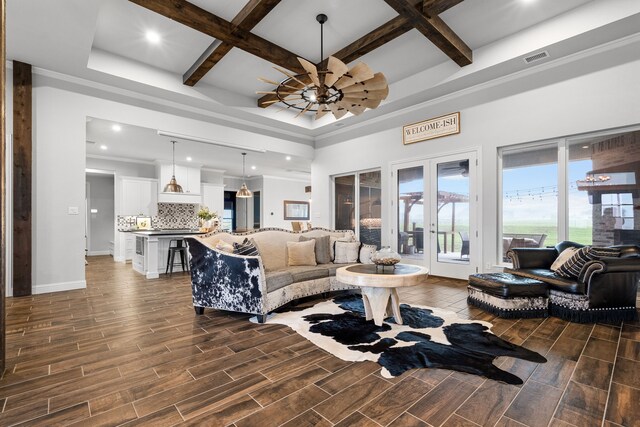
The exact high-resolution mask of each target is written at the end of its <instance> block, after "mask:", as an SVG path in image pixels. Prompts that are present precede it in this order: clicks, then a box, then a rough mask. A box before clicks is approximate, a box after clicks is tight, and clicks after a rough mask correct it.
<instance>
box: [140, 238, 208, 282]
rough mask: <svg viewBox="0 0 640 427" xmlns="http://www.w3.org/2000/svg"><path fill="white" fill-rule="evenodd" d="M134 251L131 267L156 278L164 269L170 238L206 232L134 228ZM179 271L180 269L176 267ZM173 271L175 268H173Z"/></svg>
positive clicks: (150, 277) (148, 277) (146, 275)
mask: <svg viewBox="0 0 640 427" xmlns="http://www.w3.org/2000/svg"><path fill="white" fill-rule="evenodd" d="M132 234H133V235H134V236H135V238H136V251H135V255H134V256H133V263H132V265H133V269H134V270H135V271H137V272H138V273H141V274H144V275H145V277H146V278H147V279H157V278H158V277H160V274H164V272H165V270H166V267H167V266H166V259H167V254H168V252H169V244H170V243H171V240H177V239H181V238H184V237H189V236H197V235H202V234H206V233H203V232H201V231H199V230H186V229H185V230H134V231H132ZM178 271H180V269H178ZM174 272H175V268H174Z"/></svg>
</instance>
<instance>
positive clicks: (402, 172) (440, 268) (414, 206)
mask: <svg viewBox="0 0 640 427" xmlns="http://www.w3.org/2000/svg"><path fill="white" fill-rule="evenodd" d="M393 176H394V188H393V193H394V197H393V200H394V204H395V207H394V215H393V216H394V226H395V227H394V228H393V229H392V234H393V235H394V243H395V250H396V251H397V252H398V253H399V254H400V255H401V256H402V262H403V263H407V264H419V265H424V266H426V267H427V268H429V271H430V274H433V275H436V276H444V277H456V278H461V279H463V278H466V277H468V275H469V274H473V273H476V271H477V267H478V266H479V265H480V262H479V253H480V251H479V244H478V234H477V223H476V212H477V197H476V153H475V152H470V153H465V154H460V155H453V156H446V157H438V158H432V159H426V160H424V161H420V162H411V163H403V164H401V165H397V166H395V167H394V168H393Z"/></svg>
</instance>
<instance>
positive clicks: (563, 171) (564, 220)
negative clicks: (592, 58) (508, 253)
mask: <svg viewBox="0 0 640 427" xmlns="http://www.w3.org/2000/svg"><path fill="white" fill-rule="evenodd" d="M638 131H640V125H634V126H626V127H623V128H616V129H609V130H605V131H597V132H589V133H584V134H578V135H571V136H567V137H563V138H553V139H547V140H543V141H536V142H528V143H523V144H514V145H505V146H501V147H498V148H497V156H498V159H497V160H498V161H497V168H498V170H497V175H498V176H497V178H498V179H497V183H498V185H497V186H496V187H497V202H498V203H497V209H498V212H497V213H498V215H496V216H497V230H498V232H497V233H496V236H497V237H496V241H495V245H496V251H495V257H496V258H495V261H496V262H495V265H496V266H499V267H509V266H511V263H508V262H505V261H503V253H502V236H503V231H504V229H503V226H504V221H503V212H504V211H503V208H504V206H503V188H504V183H503V177H504V173H503V156H504V154H505V153H507V154H508V153H509V152H517V151H519V150H523V149H526V150H528V149H533V148H545V147H546V148H551V147H554V146H555V148H556V150H557V162H558V211H557V212H556V214H557V227H558V241H559V242H560V241H563V240H568V238H569V186H568V184H569V147H570V146H572V145H573V144H579V143H581V142H582V141H584V140H585V139H592V138H599V137H606V136H609V135H616V134H621V133H631V132H638Z"/></svg>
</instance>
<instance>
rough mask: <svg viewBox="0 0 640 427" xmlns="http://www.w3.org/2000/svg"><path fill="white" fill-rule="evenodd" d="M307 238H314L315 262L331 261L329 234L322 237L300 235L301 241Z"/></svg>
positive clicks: (326, 262) (306, 240) (305, 240)
mask: <svg viewBox="0 0 640 427" xmlns="http://www.w3.org/2000/svg"><path fill="white" fill-rule="evenodd" d="M309 240H315V242H316V263H318V264H329V263H330V262H331V250H330V249H329V242H330V240H331V239H330V237H329V236H322V237H313V238H311V237H305V236H300V241H301V242H308V241H309Z"/></svg>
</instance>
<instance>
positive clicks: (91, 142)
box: [87, 139, 96, 144]
mask: <svg viewBox="0 0 640 427" xmlns="http://www.w3.org/2000/svg"><path fill="white" fill-rule="evenodd" d="M95 143H96V142H95V141H89V140H88V139H87V144H95Z"/></svg>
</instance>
